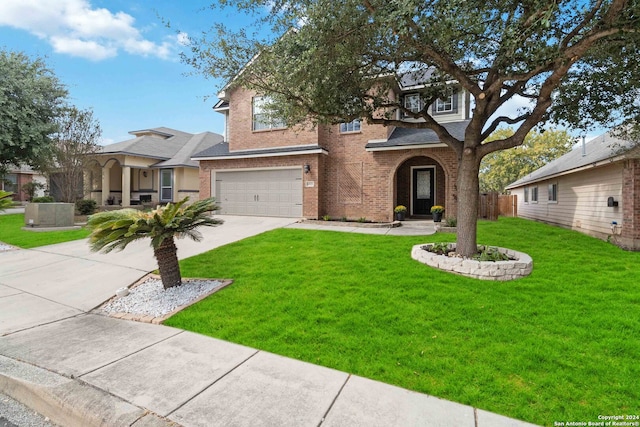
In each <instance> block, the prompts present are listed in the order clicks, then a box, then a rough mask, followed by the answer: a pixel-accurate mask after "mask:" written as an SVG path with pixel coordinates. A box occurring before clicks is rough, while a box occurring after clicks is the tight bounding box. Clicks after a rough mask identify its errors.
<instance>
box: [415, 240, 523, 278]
mask: <svg viewBox="0 0 640 427" xmlns="http://www.w3.org/2000/svg"><path fill="white" fill-rule="evenodd" d="M432 244H433V243H422V244H420V245H415V246H414V247H413V248H412V250H411V258H413V259H415V260H416V261H419V262H421V263H423V264H426V265H428V266H430V267H433V268H437V269H439V270H444V271H449V272H451V273H456V274H460V275H462V276H467V277H473V278H475V279H480V280H503V281H505V280H514V279H519V278H521V277H526V276H528V275H529V274H531V271H532V270H533V260H532V259H531V257H530V256H529V255H527V254H525V253H524V252H518V251H514V250H511V249H507V248H498V250H499V251H500V252H502V253H506V254H507V255H509V257H511V258H514V260H513V261H495V262H494V261H476V260H473V259H468V258H459V257H450V256H447V255H438V254H436V253H433V252H429V251H427V250H425V249H423V246H428V245H432ZM455 247H456V244H455V243H450V244H449V249H455Z"/></svg>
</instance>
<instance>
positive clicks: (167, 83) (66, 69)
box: [0, 0, 242, 144]
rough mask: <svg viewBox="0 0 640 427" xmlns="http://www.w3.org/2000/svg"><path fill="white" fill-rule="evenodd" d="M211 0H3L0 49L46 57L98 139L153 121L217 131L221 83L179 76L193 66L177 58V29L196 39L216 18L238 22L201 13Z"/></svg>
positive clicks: (113, 138)
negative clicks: (94, 122) (95, 123)
mask: <svg viewBox="0 0 640 427" xmlns="http://www.w3.org/2000/svg"><path fill="white" fill-rule="evenodd" d="M211 1H212V0H188V1H174V0H133V1H130V0H53V1H52V0H1V1H0V48H3V49H6V50H11V51H22V52H25V53H27V54H28V55H31V56H37V57H41V58H44V59H45V61H46V62H47V64H48V65H49V67H50V68H51V69H52V70H53V71H54V72H55V74H56V75H57V76H58V77H59V78H60V80H61V81H62V82H63V83H64V84H66V85H67V87H68V89H69V92H70V100H71V103H72V104H74V105H76V106H78V107H80V108H92V109H93V111H94V115H95V117H96V118H97V119H98V120H99V121H100V124H101V126H102V130H103V135H102V137H103V141H102V143H103V144H109V143H113V142H118V141H123V140H126V139H130V138H132V136H131V135H129V134H128V132H129V131H132V130H139V129H148V128H152V127H158V126H166V127H170V128H174V129H178V130H182V131H185V132H191V133H198V132H203V131H212V132H217V133H222V132H223V126H224V124H223V120H222V115H221V114H218V113H216V112H214V111H213V110H212V109H211V108H212V106H213V105H214V104H215V102H216V99H217V98H216V97H215V95H216V93H217V91H218V90H219V89H220V88H221V85H222V82H220V81H216V80H212V79H209V80H208V79H205V78H204V77H203V76H200V75H192V76H187V75H185V73H188V72H190V71H191V68H190V67H189V66H188V65H186V64H182V63H181V62H180V60H179V57H178V54H179V52H180V51H181V50H182V49H184V46H183V45H181V43H180V41H181V37H182V35H180V34H179V33H178V32H177V30H178V29H179V30H180V31H183V32H185V33H186V34H194V35H196V36H197V35H198V34H199V33H200V32H201V31H203V30H206V29H208V28H209V27H210V26H211V24H212V23H213V22H214V21H219V22H227V23H228V22H230V20H231V21H232V22H233V23H234V24H236V25H242V20H240V19H239V18H238V16H237V15H236V16H234V17H233V18H232V17H230V16H228V15H227V14H228V12H221V11H219V10H217V11H215V12H214V11H211V10H202V9H203V8H205V7H206V6H208V5H209V4H210V3H211ZM162 19H166V20H168V21H169V22H170V23H171V26H172V29H169V28H166V26H165V25H164V24H163V22H162ZM173 28H175V29H173ZM206 96H211V98H209V99H208V100H206V101H205V99H204V98H205V97H206Z"/></svg>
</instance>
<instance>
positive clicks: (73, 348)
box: [0, 216, 531, 427]
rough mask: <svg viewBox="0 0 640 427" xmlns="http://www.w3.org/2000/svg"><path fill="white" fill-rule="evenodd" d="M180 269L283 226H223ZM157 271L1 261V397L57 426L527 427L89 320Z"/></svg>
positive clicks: (87, 258) (148, 329)
mask: <svg viewBox="0 0 640 427" xmlns="http://www.w3.org/2000/svg"><path fill="white" fill-rule="evenodd" d="M223 218H224V219H225V220H226V222H225V224H224V225H222V226H220V227H217V228H214V229H205V230H203V231H204V232H205V233H206V238H205V240H204V243H200V244H193V243H192V242H189V241H180V243H179V244H178V247H179V251H178V254H179V256H180V258H183V257H186V256H191V255H194V254H195V253H198V252H202V251H205V250H209V249H211V248H213V247H216V246H220V245H222V244H226V243H228V242H231V241H235V240H239V239H241V238H244V237H248V236H250V235H254V234H258V233H260V232H263V231H267V230H270V229H273V228H277V227H282V226H287V225H290V224H291V223H292V222H293V220H287V219H277V218H248V217H246V218H240V217H226V216H224V217H223ZM154 268H156V266H155V261H154V260H153V257H152V254H151V249H150V248H149V247H148V244H144V243H141V244H140V245H139V246H136V247H131V248H127V249H125V251H124V252H121V253H114V254H109V255H101V254H93V253H90V252H89V251H88V246H87V243H86V241H80V242H70V243H64V244H60V245H53V246H49V247H44V248H39V249H37V250H16V251H9V252H3V253H0V335H3V336H0V390H1V391H2V392H4V393H5V394H7V395H9V396H11V397H13V398H15V399H16V400H19V401H22V402H24V403H27V404H28V405H29V406H30V407H32V408H33V409H34V410H36V411H38V412H40V413H42V414H44V415H46V416H48V417H50V418H51V419H52V420H53V421H54V422H57V423H59V424H61V425H65V426H67V425H70V426H72V425H108V426H131V425H133V426H137V427H144V426H168V425H174V424H172V423H174V422H175V423H179V424H180V425H184V426H255V425H264V426H307V425H308V426H319V425H322V426H456V427H458V426H462V427H465V426H468V427H489V426H513V427H523V426H530V425H531V424H527V423H523V422H520V421H517V420H513V419H509V418H505V417H502V416H499V415H495V414H492V413H489V412H486V411H483V410H479V409H475V408H472V407H470V406H465V405H461V404H457V403H454V402H449V401H446V400H442V399H438V398H435V397H432V396H428V395H424V394H420V393H416V392H412V391H408V390H405V389H401V388H398V387H394V386H391V385H388V384H383V383H380V382H376V381H372V380H369V379H365V378H361V377H357V376H354V375H350V374H348V373H345V372H339V371H335V370H332V369H329V368H324V367H320V366H316V365H312V364H309V363H305V362H301V361H298V360H294V359H289V358H285V357H282V356H277V355H274V354H271V353H267V352H263V351H259V350H256V349H252V348H248V347H244V346H240V345H237V344H232V343H229V342H225V341H221V340H217V339H214V338H209V337H205V336H202V335H199V334H194V333H191V332H185V331H181V330H178V329H174V328H170V327H167V326H163V325H151V324H145V323H137V322H130V321H124V320H119V319H113V318H110V317H106V316H102V315H97V314H93V313H91V312H90V310H91V309H92V308H94V307H96V306H97V305H99V304H101V303H102V302H104V301H105V300H106V299H107V298H109V297H110V296H112V295H113V292H114V291H115V289H117V288H118V287H121V286H126V285H129V284H131V283H132V282H133V281H135V280H136V279H137V278H139V277H141V276H142V275H144V274H146V273H147V272H148V271H149V270H152V269H154Z"/></svg>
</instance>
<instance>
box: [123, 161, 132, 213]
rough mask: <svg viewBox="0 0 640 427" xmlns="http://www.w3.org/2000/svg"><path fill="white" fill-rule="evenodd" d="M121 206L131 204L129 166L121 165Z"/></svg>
mask: <svg viewBox="0 0 640 427" xmlns="http://www.w3.org/2000/svg"><path fill="white" fill-rule="evenodd" d="M122 206H131V166H122Z"/></svg>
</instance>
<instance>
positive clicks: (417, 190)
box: [411, 168, 435, 215]
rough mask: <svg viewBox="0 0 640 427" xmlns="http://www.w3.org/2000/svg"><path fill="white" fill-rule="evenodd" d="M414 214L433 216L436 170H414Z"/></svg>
mask: <svg viewBox="0 0 640 427" xmlns="http://www.w3.org/2000/svg"><path fill="white" fill-rule="evenodd" d="M412 171H413V179H412V181H411V182H412V184H413V185H412V186H413V196H412V201H413V205H412V214H413V215H431V206H433V205H434V203H435V200H434V188H435V186H434V183H435V182H434V181H435V179H434V178H435V174H434V168H414V169H413V170H412Z"/></svg>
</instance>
